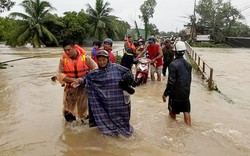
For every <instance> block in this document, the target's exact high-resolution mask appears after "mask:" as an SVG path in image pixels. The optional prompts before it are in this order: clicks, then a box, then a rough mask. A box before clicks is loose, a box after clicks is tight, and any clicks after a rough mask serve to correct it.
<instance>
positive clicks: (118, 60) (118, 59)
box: [115, 55, 122, 63]
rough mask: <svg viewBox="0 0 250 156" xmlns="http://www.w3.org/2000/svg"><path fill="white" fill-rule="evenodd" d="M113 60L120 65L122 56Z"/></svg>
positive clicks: (116, 56)
mask: <svg viewBox="0 0 250 156" xmlns="http://www.w3.org/2000/svg"><path fill="white" fill-rule="evenodd" d="M115 60H116V63H120V62H121V60H122V56H121V55H115Z"/></svg>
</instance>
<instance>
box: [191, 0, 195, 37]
mask: <svg viewBox="0 0 250 156" xmlns="http://www.w3.org/2000/svg"><path fill="white" fill-rule="evenodd" d="M195 8H196V0H194V12H193V17H191V22H192V26H191V39H192V40H194V39H195V34H196V28H195V22H196V14H195Z"/></svg>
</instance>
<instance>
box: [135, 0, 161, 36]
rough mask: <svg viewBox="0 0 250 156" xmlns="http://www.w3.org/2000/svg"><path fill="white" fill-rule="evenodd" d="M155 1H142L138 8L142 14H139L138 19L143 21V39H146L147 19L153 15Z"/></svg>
mask: <svg viewBox="0 0 250 156" xmlns="http://www.w3.org/2000/svg"><path fill="white" fill-rule="evenodd" d="M156 4H157V3H156V1H155V0H146V1H144V3H143V4H142V5H141V7H140V10H141V13H142V15H141V16H139V17H140V19H141V20H142V21H143V22H144V26H145V37H146V38H145V39H147V36H148V31H149V30H148V25H149V19H150V18H152V17H153V14H154V11H155V10H154V8H155V6H156Z"/></svg>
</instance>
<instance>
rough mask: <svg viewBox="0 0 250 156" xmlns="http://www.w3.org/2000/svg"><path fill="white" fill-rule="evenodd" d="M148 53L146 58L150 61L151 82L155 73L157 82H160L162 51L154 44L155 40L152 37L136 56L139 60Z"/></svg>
mask: <svg viewBox="0 0 250 156" xmlns="http://www.w3.org/2000/svg"><path fill="white" fill-rule="evenodd" d="M146 51H148V57H149V59H151V61H150V75H151V80H152V81H155V76H154V74H155V73H157V81H161V72H162V66H163V62H162V56H163V54H162V49H161V47H160V45H158V44H156V40H155V38H154V37H150V38H149V39H148V44H147V46H146V48H145V49H144V50H143V51H142V52H141V53H140V54H139V55H138V56H137V58H140V57H141V56H142V55H143V54H144V53H146Z"/></svg>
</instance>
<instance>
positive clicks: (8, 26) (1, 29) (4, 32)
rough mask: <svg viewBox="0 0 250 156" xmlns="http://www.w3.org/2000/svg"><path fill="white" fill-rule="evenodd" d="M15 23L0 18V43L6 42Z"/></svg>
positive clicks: (11, 20)
mask: <svg viewBox="0 0 250 156" xmlns="http://www.w3.org/2000/svg"><path fill="white" fill-rule="evenodd" d="M15 25H16V21H14V20H13V19H10V18H8V17H5V18H2V17H0V41H6V39H7V38H8V36H10V35H11V33H12V31H13V29H14V28H15Z"/></svg>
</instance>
